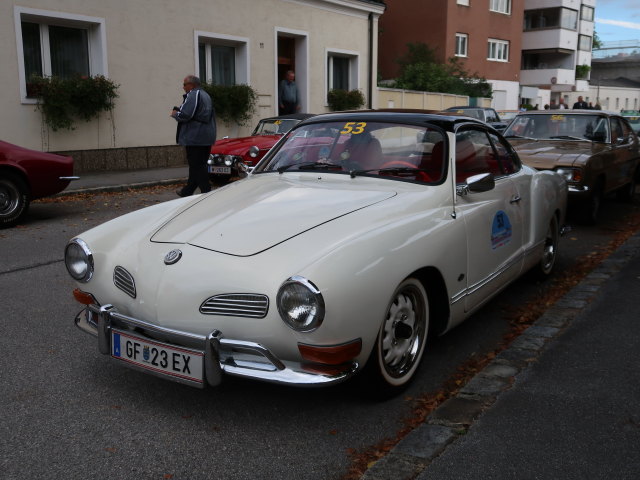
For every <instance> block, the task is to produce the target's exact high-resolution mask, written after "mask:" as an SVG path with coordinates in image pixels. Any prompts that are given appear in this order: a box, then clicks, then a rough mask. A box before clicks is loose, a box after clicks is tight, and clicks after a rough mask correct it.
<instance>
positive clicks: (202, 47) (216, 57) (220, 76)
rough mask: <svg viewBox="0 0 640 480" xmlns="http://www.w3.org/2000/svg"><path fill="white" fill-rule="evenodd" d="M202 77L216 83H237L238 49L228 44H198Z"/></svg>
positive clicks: (208, 81) (228, 84)
mask: <svg viewBox="0 0 640 480" xmlns="http://www.w3.org/2000/svg"><path fill="white" fill-rule="evenodd" d="M198 58H199V60H200V69H199V70H200V71H199V75H200V79H203V81H206V82H207V83H213V84H216V85H227V86H230V85H235V84H236V49H235V48H234V47H229V46H227V45H214V44H211V43H200V44H198Z"/></svg>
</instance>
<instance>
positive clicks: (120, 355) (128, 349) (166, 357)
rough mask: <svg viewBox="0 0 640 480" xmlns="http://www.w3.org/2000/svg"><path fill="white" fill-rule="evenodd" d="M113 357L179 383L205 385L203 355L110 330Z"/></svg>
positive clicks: (195, 351)
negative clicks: (183, 381) (184, 381)
mask: <svg viewBox="0 0 640 480" xmlns="http://www.w3.org/2000/svg"><path fill="white" fill-rule="evenodd" d="M111 356H112V357H113V358H115V359H117V360H122V361H124V362H127V363H129V364H132V365H135V366H138V367H141V368H144V369H146V370H151V371H153V372H155V373H159V374H161V375H167V376H169V377H174V378H175V379H176V380H178V381H180V380H189V381H191V382H196V383H199V384H201V385H202V384H203V378H204V353H203V352H200V351H197V350H190V349H187V348H180V347H174V346H172V345H167V344H166V343H159V342H154V341H150V340H147V339H143V338H141V337H139V336H137V335H132V334H130V333H127V332H123V331H121V330H115V329H112V330H111Z"/></svg>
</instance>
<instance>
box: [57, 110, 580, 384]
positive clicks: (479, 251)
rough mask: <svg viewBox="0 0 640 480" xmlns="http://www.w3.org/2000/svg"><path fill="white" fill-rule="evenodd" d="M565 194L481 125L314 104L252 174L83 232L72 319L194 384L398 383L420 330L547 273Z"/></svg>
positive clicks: (439, 326)
mask: <svg viewBox="0 0 640 480" xmlns="http://www.w3.org/2000/svg"><path fill="white" fill-rule="evenodd" d="M566 199H567V186H566V183H565V180H564V179H563V178H562V177H561V176H560V175H558V174H556V173H555V172H550V171H542V172H538V171H535V170H534V169H532V168H529V167H526V166H523V165H522V164H521V163H520V160H519V159H518V156H517V154H516V153H515V152H514V150H513V149H512V148H511V146H510V145H509V144H508V143H507V142H506V141H505V140H504V139H503V138H502V137H501V136H500V134H498V133H496V131H495V130H493V129H492V128H491V127H489V126H487V125H485V124H483V123H481V122H479V121H476V120H474V119H471V118H468V117H455V116H445V115H433V114H426V113H421V112H414V113H406V112H404V113H400V112H393V113H392V112H375V111H370V112H360V113H342V114H341V113H336V114H327V115H320V116H317V117H313V118H311V119H309V120H306V121H304V122H302V123H301V124H299V125H298V126H297V127H295V128H294V129H293V130H292V131H290V132H289V133H288V134H287V135H286V136H285V137H284V138H283V139H282V140H281V141H280V142H279V143H278V144H277V145H276V146H274V148H273V149H272V150H271V151H270V152H269V154H268V155H267V156H266V157H265V158H264V159H263V160H262V161H261V162H260V164H259V165H258V166H257V167H256V169H255V171H254V172H253V173H251V174H250V175H249V176H248V177H247V178H246V179H243V180H241V181H238V182H235V183H233V184H231V185H228V186H226V187H224V188H220V189H218V190H214V191H213V192H211V193H208V194H204V195H199V196H195V197H188V198H183V199H177V200H174V201H171V202H167V203H163V204H160V205H156V206H152V207H149V208H145V209H143V210H140V211H137V212H133V213H130V214H128V215H125V216H122V217H120V218H117V219H115V220H112V221H110V222H108V223H105V224H103V225H101V226H98V227H96V228H93V229H92V230H89V231H87V232H84V233H83V234H81V235H79V236H77V237H75V238H73V239H72V240H71V241H70V242H69V244H68V245H67V247H66V251H65V262H66V266H67V269H68V271H69V273H70V274H71V276H72V277H73V278H74V279H75V282H76V284H77V288H76V289H75V291H74V295H75V298H76V299H77V300H78V301H79V302H80V303H82V304H83V305H84V306H85V308H84V309H83V311H82V312H80V314H79V315H78V316H77V318H76V324H77V325H78V327H80V328H81V329H82V330H84V331H86V332H89V333H91V334H93V335H96V336H97V338H98V342H97V343H98V347H99V350H100V352H101V353H103V354H107V355H110V356H111V357H112V358H114V359H115V360H117V361H120V362H121V363H122V364H123V365H127V366H130V367H133V368H137V369H141V370H143V371H144V372H147V373H151V374H156V375H159V376H162V377H165V378H168V379H172V380H175V381H179V382H183V383H186V384H189V385H194V386H199V387H203V386H205V385H207V384H209V385H217V384H219V383H220V381H221V379H222V377H224V375H227V374H228V375H236V376H241V377H248V378H254V379H258V380H265V381H271V382H279V383H284V384H292V385H300V386H313V385H328V384H332V383H336V382H340V381H343V380H345V379H347V378H350V377H352V376H353V375H354V374H356V373H357V372H359V371H362V376H361V378H362V379H363V381H364V382H366V385H368V386H374V385H375V388H376V389H378V390H380V389H381V390H385V391H387V392H396V391H398V390H399V389H401V388H402V387H404V386H405V385H406V384H407V383H408V382H409V381H410V380H411V378H412V377H413V376H414V374H415V372H416V369H417V368H418V365H419V364H420V359H421V357H422V355H423V353H424V349H425V345H426V340H427V335H429V334H436V335H438V334H441V333H444V332H445V331H447V330H449V329H451V328H452V327H454V326H455V325H456V324H458V323H460V322H461V321H462V320H464V319H465V318H466V317H468V316H469V315H470V314H471V313H472V312H473V311H474V310H476V309H478V308H479V307H480V306H481V305H483V304H484V303H485V302H487V300H489V299H490V298H491V297H492V296H494V295H495V294H496V293H497V292H499V291H500V290H501V289H502V288H504V287H505V286H506V285H508V284H509V283H510V282H512V281H513V280H515V279H516V278H517V277H518V276H520V275H521V274H522V273H524V272H526V271H528V270H531V269H535V270H536V272H537V273H538V274H539V275H541V276H546V275H549V273H550V272H551V270H552V268H553V266H554V262H555V259H556V253H557V246H558V239H559V236H560V233H561V226H562V225H563V222H564V216H565V208H566Z"/></svg>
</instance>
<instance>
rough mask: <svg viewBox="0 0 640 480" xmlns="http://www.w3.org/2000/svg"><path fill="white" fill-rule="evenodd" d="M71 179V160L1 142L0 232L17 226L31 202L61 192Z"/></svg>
mask: <svg viewBox="0 0 640 480" xmlns="http://www.w3.org/2000/svg"><path fill="white" fill-rule="evenodd" d="M74 178H77V177H74V176H73V158H71V157H68V156H64V155H56V154H53V153H46V152H40V151H37V150H30V149H28V148H24V147H19V146H17V145H13V144H11V143H7V142H3V141H0V228H6V227H11V226H13V225H15V224H16V223H18V222H19V221H20V220H21V219H22V218H23V217H24V216H25V215H26V213H27V211H28V210H29V204H30V203H31V201H32V200H35V199H37V198H42V197H46V196H49V195H53V194H55V193H58V192H61V191H62V190H64V189H65V188H67V185H69V182H70V181H71V180H73V179H74Z"/></svg>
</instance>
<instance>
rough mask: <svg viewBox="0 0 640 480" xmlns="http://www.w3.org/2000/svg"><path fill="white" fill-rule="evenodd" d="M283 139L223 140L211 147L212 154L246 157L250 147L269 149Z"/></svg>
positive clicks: (260, 136) (247, 138) (274, 136)
mask: <svg viewBox="0 0 640 480" xmlns="http://www.w3.org/2000/svg"><path fill="white" fill-rule="evenodd" d="M281 138H282V135H255V136H252V137H240V138H223V139H222V140H218V141H217V142H216V143H214V144H213V146H212V147H211V153H219V154H222V155H244V154H245V153H247V150H249V148H250V147H252V146H253V145H256V146H257V147H258V148H259V149H260V150H263V149H269V148H271V147H272V146H273V145H275V143H276V142H277V141H278V140H280V139H281Z"/></svg>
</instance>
